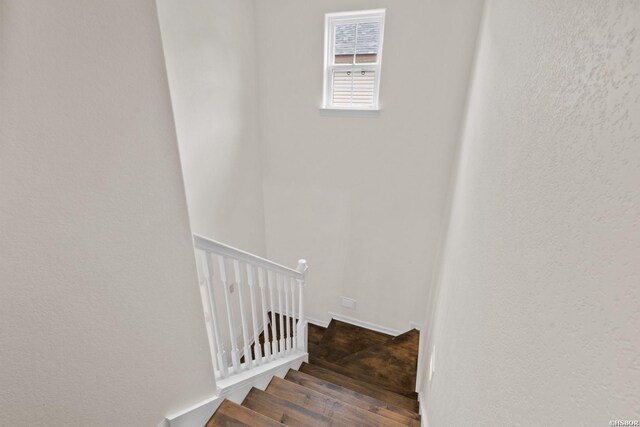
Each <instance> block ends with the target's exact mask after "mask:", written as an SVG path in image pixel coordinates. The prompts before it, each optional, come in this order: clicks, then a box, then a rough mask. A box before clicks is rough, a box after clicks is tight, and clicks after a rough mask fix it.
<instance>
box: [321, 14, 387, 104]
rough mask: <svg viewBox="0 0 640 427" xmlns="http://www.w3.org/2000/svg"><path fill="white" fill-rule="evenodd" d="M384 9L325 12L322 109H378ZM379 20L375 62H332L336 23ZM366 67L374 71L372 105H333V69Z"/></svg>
mask: <svg viewBox="0 0 640 427" xmlns="http://www.w3.org/2000/svg"><path fill="white" fill-rule="evenodd" d="M385 14H386V9H372V10H362V11H352V12H337V13H327V14H325V18H324V28H325V31H324V33H325V40H324V82H323V92H322V93H323V96H322V109H324V110H357V111H362V110H365V111H378V110H380V102H379V98H380V97H379V95H380V77H381V68H382V44H383V41H384V20H385ZM372 19H374V20H378V21H380V40H379V42H378V54H377V57H376V63H375V64H369V63H363V64H357V65H354V64H334V63H333V45H334V43H335V38H334V29H335V26H336V24H337V23H340V22H348V23H352V22H353V23H358V22H371V20H372ZM341 68H342V69H349V68H358V69H368V70H372V71H375V76H376V77H375V83H374V89H373V105H362V104H352V105H349V106H334V105H333V104H332V102H331V99H332V93H331V91H332V87H333V84H332V77H333V71H334V70H339V69H341Z"/></svg>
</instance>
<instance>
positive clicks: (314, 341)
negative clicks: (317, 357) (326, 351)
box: [307, 323, 327, 348]
mask: <svg viewBox="0 0 640 427" xmlns="http://www.w3.org/2000/svg"><path fill="white" fill-rule="evenodd" d="M326 330H327V328H323V327H322V326H318V325H314V324H313V323H307V342H308V345H309V348H311V346H312V345H314V346H317V345H318V344H320V341H322V336H323V335H324V333H325V331H326Z"/></svg>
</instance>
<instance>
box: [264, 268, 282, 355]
mask: <svg viewBox="0 0 640 427" xmlns="http://www.w3.org/2000/svg"><path fill="white" fill-rule="evenodd" d="M273 274H274V273H273V272H272V271H267V283H268V285H269V302H270V303H271V306H270V307H271V310H270V312H271V334H272V338H273V340H272V342H271V350H272V351H271V355H272V356H274V357H273V358H274V359H277V358H278V357H280V351H279V349H278V331H277V328H276V321H277V319H276V313H275V312H274V311H273V309H274V307H275V304H274V303H273Z"/></svg>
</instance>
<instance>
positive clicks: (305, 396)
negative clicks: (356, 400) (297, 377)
mask: <svg viewBox="0 0 640 427" xmlns="http://www.w3.org/2000/svg"><path fill="white" fill-rule="evenodd" d="M265 391H266V392H267V393H269V394H272V395H274V396H278V397H280V398H282V399H285V400H288V401H290V402H292V403H294V404H296V405H299V406H303V407H305V408H307V409H310V410H312V411H314V412H316V413H318V414H321V415H324V416H326V417H327V418H330V419H331V422H332V425H333V426H363V427H369V426H371V427H374V426H401V425H403V424H401V423H399V422H397V421H394V420H392V419H389V418H385V417H383V416H381V415H378V414H375V413H373V412H369V411H367V410H365V409H361V408H358V407H356V406H353V405H350V404H348V403H346V402H343V401H340V400H338V399H334V398H333V397H330V396H327V395H325V394H322V393H320V392H317V391H315V390H311V389H309V388H307V387H304V386H301V385H299V384H296V383H293V382H291V381H287V380H284V379H282V378H279V377H273V379H272V380H271V382H270V383H269V385H268V386H267V388H266V390H265Z"/></svg>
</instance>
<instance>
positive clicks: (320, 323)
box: [307, 317, 329, 328]
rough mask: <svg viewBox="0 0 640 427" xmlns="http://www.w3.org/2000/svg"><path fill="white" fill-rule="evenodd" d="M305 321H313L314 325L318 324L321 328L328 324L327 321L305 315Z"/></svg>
mask: <svg viewBox="0 0 640 427" xmlns="http://www.w3.org/2000/svg"><path fill="white" fill-rule="evenodd" d="M307 322H309V323H313V324H314V325H316V326H320V327H321V328H326V327H327V326H329V322H327V321H324V320H320V319H316V318H314V317H307Z"/></svg>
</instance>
